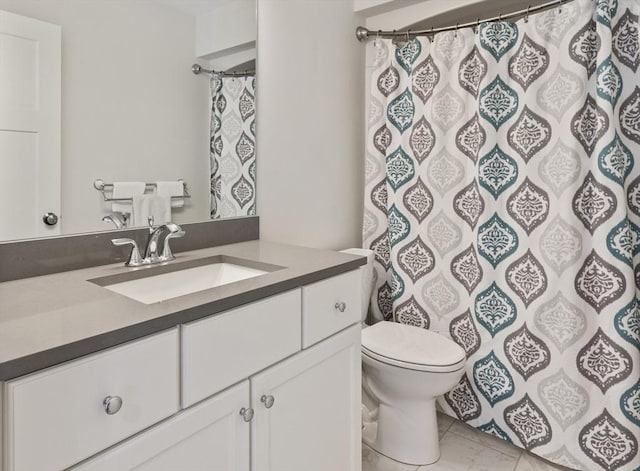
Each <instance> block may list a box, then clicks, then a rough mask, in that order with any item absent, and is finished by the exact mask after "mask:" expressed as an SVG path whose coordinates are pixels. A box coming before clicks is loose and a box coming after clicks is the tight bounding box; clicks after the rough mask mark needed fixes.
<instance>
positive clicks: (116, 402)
mask: <svg viewBox="0 0 640 471" xmlns="http://www.w3.org/2000/svg"><path fill="white" fill-rule="evenodd" d="M102 405H103V406H104V411H105V412H106V413H107V414H108V415H113V414H117V413H118V411H119V410H120V408H121V407H122V398H121V397H120V396H107V397H105V398H104V400H103V401H102Z"/></svg>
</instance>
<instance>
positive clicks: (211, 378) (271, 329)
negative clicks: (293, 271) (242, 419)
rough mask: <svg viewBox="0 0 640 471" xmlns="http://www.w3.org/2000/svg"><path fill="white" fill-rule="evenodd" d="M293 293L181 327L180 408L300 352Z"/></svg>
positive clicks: (297, 309)
mask: <svg viewBox="0 0 640 471" xmlns="http://www.w3.org/2000/svg"><path fill="white" fill-rule="evenodd" d="M300 330H301V316H300V290H299V289H296V290H293V291H289V292H287V293H284V294H280V295H277V296H273V297H270V298H267V299H265V300H262V301H258V302H255V303H252V304H248V305H246V306H242V307H239V308H237V309H232V310H230V311H226V312H224V313H223V314H218V315H214V316H211V317H208V318H206V319H203V320H199V321H195V322H191V323H189V324H185V325H184V326H183V327H182V405H183V407H188V406H190V405H192V404H195V403H196V402H198V401H201V400H202V399H204V398H206V397H208V396H211V395H212V394H215V393H216V392H218V391H221V390H222V389H224V388H227V387H229V386H231V385H232V384H234V383H237V382H238V381H241V380H243V379H245V378H248V377H249V376H250V375H252V374H254V373H256V372H258V371H260V370H262V369H264V368H266V367H267V366H270V365H272V364H274V363H276V362H278V361H280V360H282V359H283V358H286V357H288V356H290V355H292V354H294V353H296V352H297V351H299V350H300Z"/></svg>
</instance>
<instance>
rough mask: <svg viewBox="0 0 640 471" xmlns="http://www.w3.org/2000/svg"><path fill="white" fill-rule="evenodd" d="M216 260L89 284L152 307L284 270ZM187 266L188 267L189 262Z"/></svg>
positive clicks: (106, 279) (269, 266) (105, 279)
mask: <svg viewBox="0 0 640 471" xmlns="http://www.w3.org/2000/svg"><path fill="white" fill-rule="evenodd" d="M214 259H215V260H216V261H214V262H213V263H207V264H204V265H200V266H196V267H192V268H186V267H185V268H182V269H180V268H178V269H177V270H173V271H169V272H167V273H158V274H146V273H141V277H138V278H136V279H132V280H128V281H122V282H117V281H116V280H117V279H118V278H117V277H106V278H102V279H96V280H89V281H92V282H94V283H96V284H99V285H101V286H103V287H104V288H106V289H108V290H110V291H113V292H115V293H119V294H121V295H123V296H127V297H129V298H131V299H135V300H136V301H139V302H141V303H144V304H153V303H157V302H160V301H165V300H167V299H172V298H176V297H178V296H184V295H186V294H192V293H196V292H198V291H203V290H206V289H210V288H215V287H218V286H222V285H226V284H228V283H233V282H236V281H241V280H246V279H249V278H254V277H256V276H260V275H264V274H266V273H269V272H271V271H274V269H279V268H282V267H274V266H272V265H267V266H266V267H265V268H267V269H266V270H262V269H260V268H254V267H249V266H243V265H239V264H236V263H232V262H231V261H225V260H224V259H221V258H220V257H215V258H214ZM229 259H231V257H229ZM185 264H187V265H188V262H187V263H185ZM258 265H259V264H258ZM162 268H168V269H172V268H176V267H172V266H171V265H169V266H167V267H162Z"/></svg>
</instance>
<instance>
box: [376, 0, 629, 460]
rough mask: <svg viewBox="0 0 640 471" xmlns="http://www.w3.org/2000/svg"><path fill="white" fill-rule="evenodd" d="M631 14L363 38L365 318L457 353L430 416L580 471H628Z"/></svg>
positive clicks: (585, 3) (609, 0) (580, 7)
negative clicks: (456, 365) (368, 72)
mask: <svg viewBox="0 0 640 471" xmlns="http://www.w3.org/2000/svg"><path fill="white" fill-rule="evenodd" d="M639 14H640V2H638V1H637V0H618V1H616V0H598V1H591V0H574V1H573V2H570V3H566V4H563V5H562V6H561V7H558V8H555V9H553V10H548V11H546V12H541V13H539V14H535V15H531V16H530V17H529V18H524V19H521V20H519V21H518V22H516V23H507V22H497V23H484V24H480V25H479V28H478V30H479V31H474V30H473V29H472V28H466V29H460V30H459V31H455V32H454V31H452V32H445V33H440V34H437V35H435V37H434V39H433V41H430V40H429V39H427V38H417V39H413V40H411V41H409V42H406V43H405V44H400V45H396V44H393V43H392V42H391V41H390V40H382V39H376V40H375V41H374V42H373V47H374V49H375V55H376V60H375V66H374V70H373V73H372V76H371V83H370V99H369V113H368V138H367V155H366V170H365V172H366V188H365V214H364V224H363V233H364V242H365V247H368V248H371V249H372V250H373V251H374V252H375V270H376V277H377V279H376V282H375V290H374V295H373V298H372V303H371V306H372V310H373V311H372V313H373V316H374V317H375V318H377V319H378V320H380V319H387V320H394V321H396V322H401V323H405V324H411V325H415V326H419V327H423V328H427V329H432V330H435V331H438V332H440V333H441V334H443V335H446V336H449V337H450V338H452V339H453V340H454V341H455V342H457V343H458V344H459V345H461V346H462V347H463V348H464V349H465V351H466V354H467V366H466V372H465V375H464V377H463V378H462V380H461V381H460V382H459V384H458V385H456V386H455V387H454V389H453V390H452V391H450V392H449V393H447V394H446V395H444V397H443V398H441V401H440V405H441V406H442V408H443V409H444V410H445V412H446V413H448V414H450V415H452V416H454V417H457V418H458V419H460V420H463V421H465V422H467V423H469V424H470V425H473V426H475V427H476V428H478V429H480V430H482V431H485V432H487V433H490V434H492V435H494V436H496V437H499V438H501V439H503V440H506V441H509V442H512V443H514V444H516V445H518V446H521V447H523V448H525V449H527V450H531V451H532V452H533V453H536V454H538V455H540V456H543V457H544V458H546V459H548V460H550V461H552V462H555V463H558V464H561V465H564V466H568V467H570V468H574V469H580V470H595V469H604V470H629V471H631V470H637V469H638V466H639V465H640V455H639V454H638V441H639V440H640V310H639V304H638V290H639V288H638V285H640V162H636V160H637V159H638V158H639V157H640V75H639V71H638V69H639V66H640V40H639V36H638V35H639V33H638V15H639Z"/></svg>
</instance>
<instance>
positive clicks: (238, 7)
mask: <svg viewBox="0 0 640 471" xmlns="http://www.w3.org/2000/svg"><path fill="white" fill-rule="evenodd" d="M256 31H257V21H256V2H255V0H233V1H232V2H230V3H225V4H222V5H220V6H219V7H218V8H215V9H214V10H212V11H210V12H207V13H203V14H200V15H198V16H197V17H196V55H197V56H198V57H200V58H203V59H206V60H208V61H209V64H210V66H211V67H212V68H213V69H214V70H227V69H229V68H232V67H235V66H237V65H239V64H242V63H245V62H248V61H251V60H255V58H256Z"/></svg>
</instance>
